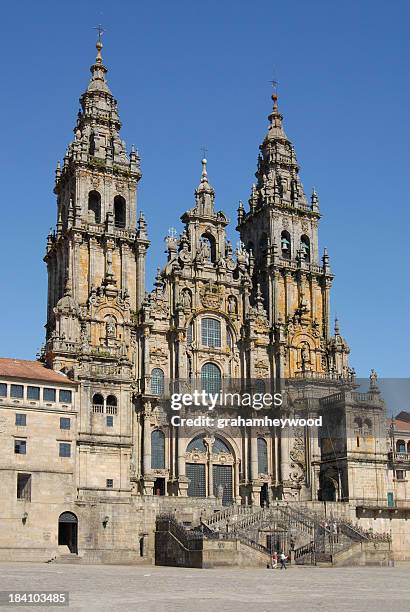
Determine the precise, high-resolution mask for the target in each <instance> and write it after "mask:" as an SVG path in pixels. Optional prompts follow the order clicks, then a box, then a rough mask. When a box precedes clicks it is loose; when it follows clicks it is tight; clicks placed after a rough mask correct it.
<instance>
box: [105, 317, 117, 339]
mask: <svg viewBox="0 0 410 612" xmlns="http://www.w3.org/2000/svg"><path fill="white" fill-rule="evenodd" d="M105 337H106V338H107V340H112V339H113V338H116V337H117V326H116V320H115V319H114V317H111V316H110V317H108V319H107V321H106V323H105Z"/></svg>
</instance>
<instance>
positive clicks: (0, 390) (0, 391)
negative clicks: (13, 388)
mask: <svg viewBox="0 0 410 612" xmlns="http://www.w3.org/2000/svg"><path fill="white" fill-rule="evenodd" d="M0 397H7V384H6V383H0Z"/></svg>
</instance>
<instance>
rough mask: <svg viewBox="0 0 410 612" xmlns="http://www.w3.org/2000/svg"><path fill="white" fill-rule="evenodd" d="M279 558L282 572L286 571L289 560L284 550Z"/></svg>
mask: <svg viewBox="0 0 410 612" xmlns="http://www.w3.org/2000/svg"><path fill="white" fill-rule="evenodd" d="M279 558H280V569H281V570H282V569H286V559H287V557H286V555H285V553H284V552H283V550H282V552H281V553H280V557H279Z"/></svg>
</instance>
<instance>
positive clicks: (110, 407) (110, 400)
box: [105, 395, 117, 415]
mask: <svg viewBox="0 0 410 612" xmlns="http://www.w3.org/2000/svg"><path fill="white" fill-rule="evenodd" d="M105 406H106V409H105V412H106V413H107V414H114V415H115V414H117V398H116V397H115V395H109V396H108V397H107V401H106V403H105Z"/></svg>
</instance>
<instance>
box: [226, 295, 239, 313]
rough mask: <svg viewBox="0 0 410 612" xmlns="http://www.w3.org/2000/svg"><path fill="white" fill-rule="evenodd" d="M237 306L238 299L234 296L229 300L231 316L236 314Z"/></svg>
mask: <svg viewBox="0 0 410 612" xmlns="http://www.w3.org/2000/svg"><path fill="white" fill-rule="evenodd" d="M236 310H237V306H236V298H235V296H233V295H230V296H229V298H228V312H229V314H236Z"/></svg>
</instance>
